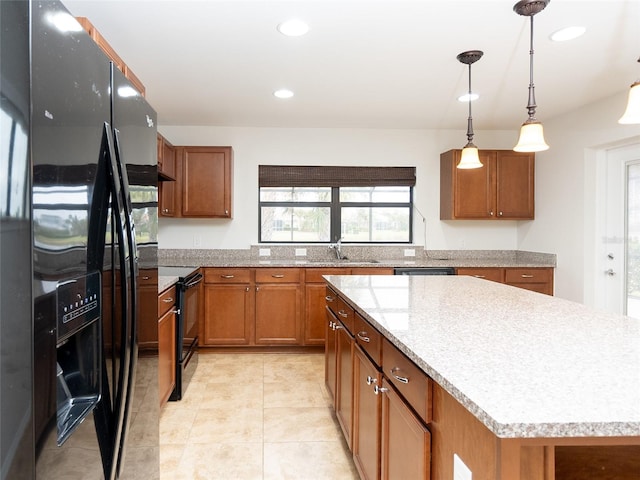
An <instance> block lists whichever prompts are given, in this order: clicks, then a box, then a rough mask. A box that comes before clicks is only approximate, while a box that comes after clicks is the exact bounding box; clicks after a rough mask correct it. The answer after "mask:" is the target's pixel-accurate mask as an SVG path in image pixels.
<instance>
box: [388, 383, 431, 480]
mask: <svg viewBox="0 0 640 480" xmlns="http://www.w3.org/2000/svg"><path fill="white" fill-rule="evenodd" d="M380 478H381V479H382V480H395V479H398V478H411V479H416V480H418V479H424V480H429V479H430V478H431V433H430V432H429V430H428V429H427V427H425V426H424V424H423V423H422V422H421V421H420V420H419V418H418V417H417V416H416V415H415V414H414V413H413V412H412V411H411V409H410V408H409V407H408V406H407V404H406V403H405V401H404V400H403V399H402V397H400V395H398V394H397V393H396V392H395V390H394V388H393V387H392V386H391V384H390V383H388V382H387V381H386V379H383V380H382V446H381V475H380Z"/></svg>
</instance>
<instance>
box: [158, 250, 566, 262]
mask: <svg viewBox="0 0 640 480" xmlns="http://www.w3.org/2000/svg"><path fill="white" fill-rule="evenodd" d="M341 252H342V254H343V255H345V256H346V257H347V259H348V262H349V263H358V262H363V263H370V262H375V264H373V265H372V266H374V265H378V266H390V265H393V266H402V265H415V266H453V267H463V266H470V267H500V266H503V267H509V266H523V267H525V266H527V267H534V266H539V267H555V266H556V255H555V254H550V253H538V252H528V251H521V250H424V249H423V248H422V246H415V245H350V244H346V245H342V248H341ZM412 254H413V255H412ZM158 263H159V264H160V265H164V266H227V267H228V266H234V265H237V266H259V265H269V264H274V265H281V266H284V265H291V266H297V265H301V266H305V265H306V266H314V265H318V264H322V265H323V266H324V265H330V264H333V263H335V264H340V263H341V262H339V261H337V259H336V255H335V252H334V250H332V249H330V248H328V246H327V245H308V244H297V245H275V244H274V245H272V244H263V245H252V246H251V247H250V248H248V249H233V250H231V249H215V250H204V249H159V250H158ZM342 263H344V261H343V262H342Z"/></svg>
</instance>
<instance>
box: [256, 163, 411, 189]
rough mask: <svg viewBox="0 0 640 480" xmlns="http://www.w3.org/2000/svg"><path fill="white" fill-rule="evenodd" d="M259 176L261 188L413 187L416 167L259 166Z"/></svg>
mask: <svg viewBox="0 0 640 480" xmlns="http://www.w3.org/2000/svg"><path fill="white" fill-rule="evenodd" d="M258 178H259V180H258V183H259V186H260V187H377V186H381V187H383V186H403V187H413V186H415V184H416V168H415V167H342V166H293V165H259V166H258Z"/></svg>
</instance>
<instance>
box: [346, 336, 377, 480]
mask: <svg viewBox="0 0 640 480" xmlns="http://www.w3.org/2000/svg"><path fill="white" fill-rule="evenodd" d="M353 378H354V384H353V388H354V391H353V446H352V451H353V461H354V463H355V465H356V468H357V470H358V474H359V475H360V478H361V479H362V480H377V479H379V478H380V411H381V410H380V408H381V399H382V397H381V396H380V395H378V394H376V393H375V387H376V386H377V385H380V382H381V380H382V375H381V374H380V372H378V370H377V369H376V367H375V366H374V365H373V363H371V360H369V358H368V357H367V356H366V355H365V353H364V352H363V351H362V349H361V348H360V347H359V346H356V347H355V349H354V361H353Z"/></svg>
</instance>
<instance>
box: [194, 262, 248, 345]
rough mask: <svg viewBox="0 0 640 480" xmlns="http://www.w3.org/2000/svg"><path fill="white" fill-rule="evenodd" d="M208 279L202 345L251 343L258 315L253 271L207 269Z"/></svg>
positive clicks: (205, 277) (205, 288) (206, 282)
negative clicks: (252, 277) (255, 313)
mask: <svg viewBox="0 0 640 480" xmlns="http://www.w3.org/2000/svg"><path fill="white" fill-rule="evenodd" d="M204 281H205V285H204V319H203V325H201V328H200V331H201V332H203V334H202V337H203V338H202V345H203V346H207V345H209V346H220V345H224V346H230V345H250V344H251V343H252V341H253V318H254V316H253V311H254V292H253V288H252V284H251V271H250V270H249V269H239V268H229V269H224V268H206V269H205V276H204Z"/></svg>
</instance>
